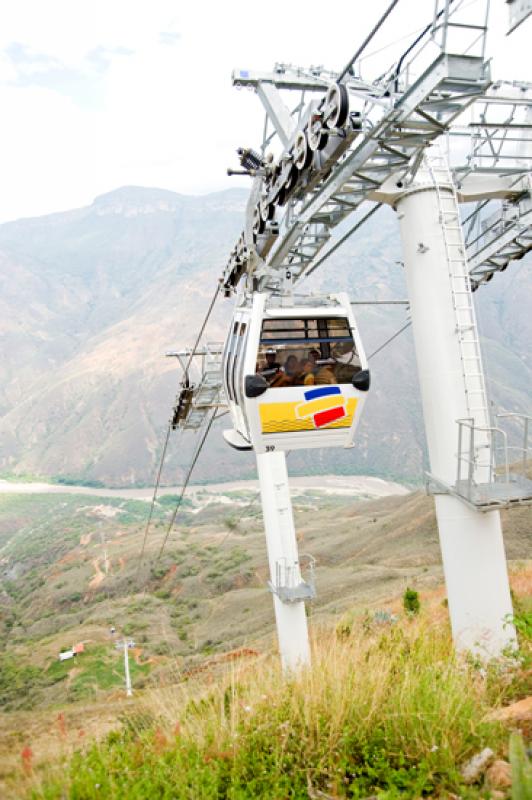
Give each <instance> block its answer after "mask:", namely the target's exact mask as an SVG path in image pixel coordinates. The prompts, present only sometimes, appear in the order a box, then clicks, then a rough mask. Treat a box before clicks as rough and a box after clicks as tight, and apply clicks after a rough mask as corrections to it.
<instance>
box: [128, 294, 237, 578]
mask: <svg viewBox="0 0 532 800" xmlns="http://www.w3.org/2000/svg"><path fill="white" fill-rule="evenodd" d="M220 288H221V284H220V282H218V284H217V286H216V291H215V292H214V295H213V297H212V300H211V302H210V305H209V308H208V309H207V313H206V314H205V317H204V319H203V323H202V325H201V328H200V331H199V333H198V335H197V337H196V341H195V342H194V345H193V347H192V350H191V351H190V355H189V357H188V361H187V364H186V366H185V368H184V370H183V375H184V380H185V381H187V383H188V372H189V370H190V365H191V363H192V359H193V358H194V355H195V353H196V349H197V347H198V345H199V343H200V339H201V337H202V336H203V332H204V330H205V328H206V326H207V322H208V321H209V318H210V316H211V314H212V310H213V308H214V304H215V303H216V300H217V299H218V295H219V293H220ZM211 422H212V420H211ZM209 429H210V423H209ZM171 432H172V422H171V421H170V422H169V423H168V427H167V429H166V435H165V439H164V444H163V449H162V452H161V459H160V461H159V467H158V469H157V477H156V479H155V485H154V488H153V497H152V500H151V504H150V510H149V513H148V519H147V522H146V528H145V531H144V538H143V540H142V548H141V551H140V557H139V563H138V567H137V575H138V573H139V570H140V568H141V566H142V559H143V557H144V552H145V549H146V542H147V540H148V533H149V530H150V525H151V520H152V517H153V511H154V509H155V503H156V501H157V493H158V491H159V485H160V482H161V475H162V472H163V467H164V461H165V458H166V451H167V450H168V442H169V440H170V433H171ZM182 432H183V429H181V433H182ZM198 455H199V454H198Z"/></svg>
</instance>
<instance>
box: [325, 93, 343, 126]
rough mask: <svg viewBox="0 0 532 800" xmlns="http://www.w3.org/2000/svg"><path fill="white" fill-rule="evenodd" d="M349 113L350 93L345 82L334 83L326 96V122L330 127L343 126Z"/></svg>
mask: <svg viewBox="0 0 532 800" xmlns="http://www.w3.org/2000/svg"><path fill="white" fill-rule="evenodd" d="M348 114H349V94H348V92H347V89H346V88H345V86H344V85H343V83H332V84H331V85H330V86H329V88H328V89H327V95H326V97H325V114H324V119H325V124H326V126H327V127H328V128H342V127H343V126H344V125H345V123H346V122H347V116H348Z"/></svg>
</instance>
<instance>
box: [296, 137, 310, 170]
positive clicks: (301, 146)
mask: <svg viewBox="0 0 532 800" xmlns="http://www.w3.org/2000/svg"><path fill="white" fill-rule="evenodd" d="M312 155H313V154H312V150H311V149H310V147H309V145H308V141H307V135H306V133H305V131H298V132H297V134H296V140H295V142H294V164H295V165H296V167H297V169H298V170H299V171H300V172H302V171H303V170H304V169H307V167H310V165H311V163H312Z"/></svg>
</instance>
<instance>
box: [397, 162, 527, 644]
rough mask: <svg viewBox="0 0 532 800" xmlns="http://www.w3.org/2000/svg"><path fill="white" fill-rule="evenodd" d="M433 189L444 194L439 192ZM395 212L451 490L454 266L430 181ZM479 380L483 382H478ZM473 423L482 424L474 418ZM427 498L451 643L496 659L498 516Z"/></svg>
mask: <svg viewBox="0 0 532 800" xmlns="http://www.w3.org/2000/svg"><path fill="white" fill-rule="evenodd" d="M441 191H442V192H445V191H446V190H445V187H442V188H441ZM447 191H448V188H447ZM395 207H396V209H397V212H398V216H399V221H400V229H401V238H402V244H403V258H404V266H405V274H406V282H407V287H408V294H409V300H410V313H411V319H412V329H413V335H414V343H415V350H416V358H417V366H418V374H419V382H420V386H421V398H422V405H423V415H424V419H425V429H426V436H427V444H428V451H429V460H430V471H431V473H432V474H433V475H434V476H435V477H436V478H439V479H441V480H443V481H445V483H447V484H448V485H453V484H454V483H455V481H456V468H457V458H456V456H457V440H458V426H457V423H456V420H458V419H462V418H466V417H470V416H474V412H472V411H471V407H472V402H471V397H470V400H469V403H468V399H467V394H466V380H465V378H464V367H463V361H462V356H461V352H460V342H459V339H458V333H457V313H456V308H455V306H456V305H457V300H456V296H453V291H452V286H451V282H450V276H449V274H450V272H451V271H452V270H453V269H454V267H453V265H452V264H450V263H449V255H448V253H449V250H448V248H446V244H445V236H444V231H443V228H442V214H441V206H440V202H439V200H438V193H437V191H436V188H435V186H434V184H433V183H431V179H430V176H429V175H428V174H427V173H422V172H421V173H419V174H418V176H417V178H416V184H414V185H412V186H411V187H410V188H409V189H407V190H406V191H405V193H404V194H403V195H402V196H401V197H400V199H398V201H397V202H396V205H395ZM457 224H459V221H457ZM457 230H459V229H457ZM448 235H449V234H448ZM457 235H459V234H457ZM454 247H455V249H454V251H453V252H455V253H457V254H458V253H460V252H462V255H463V249H462V251H460V247H459V246H454ZM464 258H465V256H464ZM458 302H462V301H458ZM481 383H483V377H482V378H481V380H480V382H479V384H478V385H480V384H481ZM470 395H471V392H470ZM473 402H478V398H477V400H474V401H473ZM477 424H485V422H484V421H483V420H482V418H481V419H480V420H479V421H477ZM435 501H436V516H437V520H438V529H439V535H440V545H441V552H442V559H443V568H444V573H445V581H446V585H447V596H448V601H449V613H450V618H451V626H452V632H453V638H454V641H455V643H456V646H457V647H458V648H459V649H467V650H471V651H472V652H474V653H476V654H477V655H479V656H481V657H492V656H498V655H500V654H501V652H502V651H503V650H504V649H505V648H507V647H511V646H514V645H515V641H516V640H515V630H514V628H513V626H512V625H511V624H510V625H509V624H508V623H507V619H508V617H509V616H510V615H511V614H512V613H513V612H512V603H511V598H510V588H509V581H508V572H507V567H506V558H505V553H504V543H503V538H502V529H501V521H500V515H499V512H498V511H490V512H484V513H482V512H479V511H475V510H473V509H471V508H469V507H468V506H466V504H465V503H463V502H462V501H461V500H459V499H457V498H455V497H452V496H450V495H439V496H436V498H435Z"/></svg>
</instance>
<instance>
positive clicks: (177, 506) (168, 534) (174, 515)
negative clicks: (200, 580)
mask: <svg viewBox="0 0 532 800" xmlns="http://www.w3.org/2000/svg"><path fill="white" fill-rule="evenodd" d="M215 419H216V409H213V412H212V414H211V418H210V420H209V422H208V424H207V426H206V428H205V432H204V434H203V436H202V438H201V440H200V442H199V444H198V446H197V447H196V452H195V453H194V457H193V459H192V463H191V465H190V467H189V469H188V473H187V476H186V478H185V482H184V483H183V486H182V488H181V494H180V495H179V498H178V500H177V503H176V506H175V508H174V510H173V512H172V517H171V519H170V523H169V525H168V528H167V530H166V534H165V537H164V540H163V543H162V545H161V549H160V550H159V554H158V556H157V558H160V557H161V556H162V554H163V550H164V548H165V547H166V542H167V541H168V537H169V536H170V532H171V530H172V528H173V527H174V523H175V521H176V517H177V514H178V512H179V509H180V507H181V504H182V502H183V497H184V496H185V492H186V490H187V486H188V484H189V481H190V478H191V477H192V472H193V470H194V467H195V466H196V462H197V460H198V458H199V456H200V453H201V451H202V449H203V445H204V444H205V441H206V439H207V436H208V435H209V431H210V429H211V427H212V423H213V422H214V420H215Z"/></svg>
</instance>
